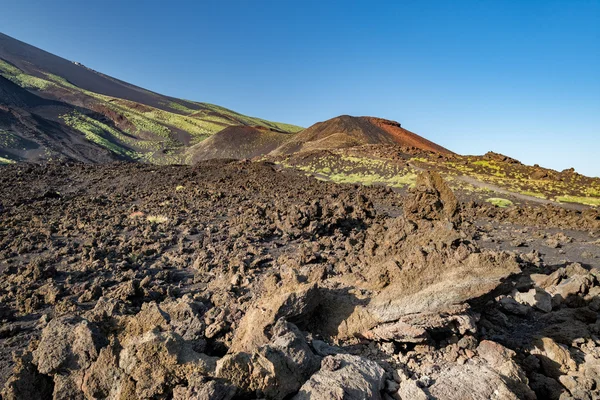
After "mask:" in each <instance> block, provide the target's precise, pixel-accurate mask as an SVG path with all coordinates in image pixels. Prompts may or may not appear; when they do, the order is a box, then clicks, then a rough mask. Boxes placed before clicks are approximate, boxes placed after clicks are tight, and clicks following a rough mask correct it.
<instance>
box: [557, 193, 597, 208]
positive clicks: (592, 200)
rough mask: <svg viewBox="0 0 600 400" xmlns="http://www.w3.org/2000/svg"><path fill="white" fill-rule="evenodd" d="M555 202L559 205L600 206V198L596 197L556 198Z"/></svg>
mask: <svg viewBox="0 0 600 400" xmlns="http://www.w3.org/2000/svg"><path fill="white" fill-rule="evenodd" d="M556 201H559V202H561V203H579V204H585V205H588V206H594V207H598V206H600V198H597V197H580V196H568V195H567V196H558V197H557V198H556Z"/></svg>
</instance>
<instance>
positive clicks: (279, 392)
mask: <svg viewBox="0 0 600 400" xmlns="http://www.w3.org/2000/svg"><path fill="white" fill-rule="evenodd" d="M272 333H273V337H272V339H271V340H270V342H269V343H268V344H266V345H264V346H261V347H260V348H258V349H256V350H255V351H253V352H252V353H246V352H241V353H235V354H230V355H227V356H225V357H223V358H222V359H221V360H219V361H218V362H217V369H216V376H217V377H219V378H224V379H227V380H228V381H230V382H232V383H233V384H234V385H235V386H238V387H239V388H241V390H242V391H244V392H247V393H249V392H255V391H259V392H261V393H263V394H264V395H265V396H266V397H267V398H268V399H284V398H286V397H287V396H289V395H290V394H293V393H295V392H297V391H298V389H300V387H301V386H302V384H303V383H304V382H305V381H306V380H307V379H308V378H309V377H310V376H311V375H312V374H313V373H314V372H315V371H316V370H317V369H318V368H319V359H318V357H317V356H315V355H314V354H313V353H312V351H311V349H310V347H309V345H308V344H307V343H306V341H305V339H304V336H303V335H302V334H301V333H300V331H299V330H298V328H297V327H296V326H295V325H293V324H291V323H288V322H286V321H285V320H283V319H280V320H279V321H278V322H277V324H276V325H275V327H274V328H273V332H272Z"/></svg>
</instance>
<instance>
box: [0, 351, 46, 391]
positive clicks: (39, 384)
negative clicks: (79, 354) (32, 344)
mask: <svg viewBox="0 0 600 400" xmlns="http://www.w3.org/2000/svg"><path fill="white" fill-rule="evenodd" d="M31 360H32V356H31V354H27V355H25V356H23V357H20V358H17V359H16V360H15V361H16V364H15V366H14V368H13V374H12V376H11V377H10V378H9V379H8V380H7V381H6V384H5V385H4V389H3V390H2V392H1V393H0V395H1V396H0V397H1V398H2V399H4V400H24V399H49V398H51V397H52V392H53V386H54V384H53V382H52V379H51V378H50V377H49V376H46V375H43V374H40V373H39V371H38V370H37V368H36V366H35V365H34V364H33V363H32V362H31Z"/></svg>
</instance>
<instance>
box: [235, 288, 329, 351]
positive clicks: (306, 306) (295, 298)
mask: <svg viewBox="0 0 600 400" xmlns="http://www.w3.org/2000/svg"><path fill="white" fill-rule="evenodd" d="M319 301H320V299H319V293H318V289H317V286H316V285H315V284H298V283H297V282H289V283H287V284H284V285H283V286H281V287H278V288H275V289H272V290H268V291H267V293H265V294H264V295H263V296H262V297H261V298H260V299H259V300H258V301H257V303H256V304H255V305H254V306H253V307H252V308H251V309H250V310H249V311H248V312H247V313H246V315H245V316H244V317H243V318H242V320H241V321H240V325H239V327H238V329H237V331H236V334H235V337H234V339H233V343H232V344H231V352H232V353H239V352H251V351H253V350H254V349H256V348H258V347H260V346H262V345H264V344H266V343H267V342H268V341H269V339H268V338H267V336H266V335H265V331H266V330H267V328H268V327H269V326H272V325H274V324H275V323H276V322H277V320H278V319H280V318H286V319H288V320H295V319H300V320H301V319H303V318H306V317H307V316H308V315H309V314H310V313H311V312H312V311H314V309H315V308H316V307H317V305H318V304H319Z"/></svg>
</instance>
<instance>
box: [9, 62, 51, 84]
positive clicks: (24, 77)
mask: <svg viewBox="0 0 600 400" xmlns="http://www.w3.org/2000/svg"><path fill="white" fill-rule="evenodd" d="M0 75H2V76H4V77H5V78H6V79H8V80H10V81H12V82H13V83H16V84H17V85H19V86H21V87H23V88H26V89H35V90H46V89H47V88H48V87H50V86H52V85H54V84H53V83H52V82H50V81H47V80H45V79H42V78H38V77H37V76H33V75H28V74H26V73H24V72H23V71H21V70H20V69H19V68H17V67H15V66H14V65H12V64H10V63H7V62H6V61H4V60H2V59H0Z"/></svg>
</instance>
